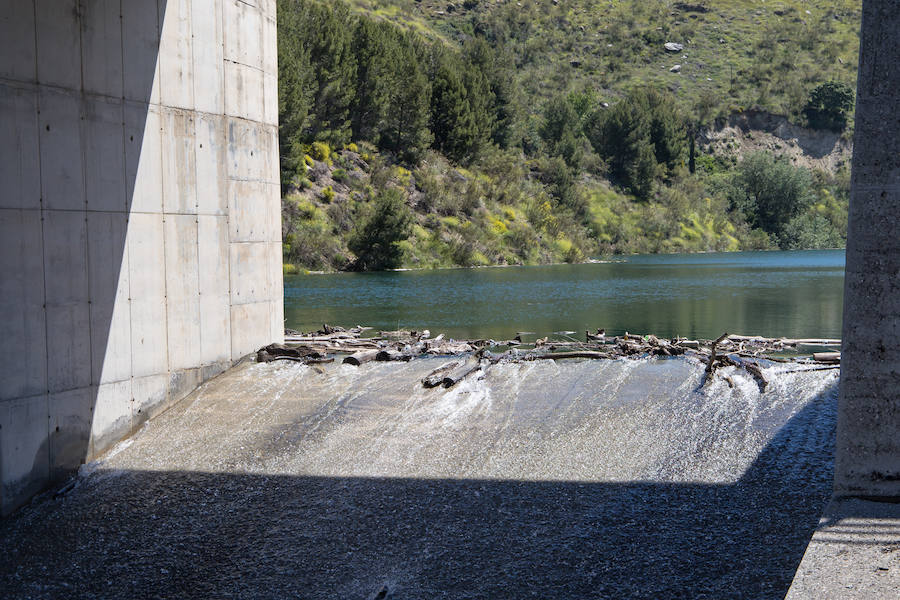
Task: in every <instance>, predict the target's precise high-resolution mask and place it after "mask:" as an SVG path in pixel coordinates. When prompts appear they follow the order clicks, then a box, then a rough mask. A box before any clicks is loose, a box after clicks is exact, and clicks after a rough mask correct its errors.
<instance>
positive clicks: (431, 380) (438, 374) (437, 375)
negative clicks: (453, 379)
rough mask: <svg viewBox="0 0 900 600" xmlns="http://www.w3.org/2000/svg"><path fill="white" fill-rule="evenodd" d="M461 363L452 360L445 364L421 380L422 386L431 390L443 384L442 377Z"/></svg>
mask: <svg viewBox="0 0 900 600" xmlns="http://www.w3.org/2000/svg"><path fill="white" fill-rule="evenodd" d="M460 362H461V361H458V360H454V361H451V362H448V363H445V364H443V365H441V366H440V367H438V368H437V369H435V370H434V371H432V372H431V373H429V374H428V375H426V376H425V378H424V379H422V385H423V386H425V387H427V388H433V387H437V386H439V385H441V384H442V383H444V375H446V374H447V373H448V372H449V371H452V370H453V369H455V368H456V367H458V366H459V365H460Z"/></svg>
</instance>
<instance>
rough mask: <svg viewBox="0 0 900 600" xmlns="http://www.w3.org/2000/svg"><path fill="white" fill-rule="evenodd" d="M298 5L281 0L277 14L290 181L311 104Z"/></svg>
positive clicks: (282, 142) (283, 142)
mask: <svg viewBox="0 0 900 600" xmlns="http://www.w3.org/2000/svg"><path fill="white" fill-rule="evenodd" d="M300 8H301V4H300V3H298V2H295V1H285V0H281V1H280V2H279V7H278V11H279V15H278V55H279V60H278V108H279V111H278V123H279V127H278V133H279V146H280V149H281V170H282V180H284V181H289V180H290V179H291V178H292V177H293V176H294V175H295V174H296V173H297V172H298V171H300V169H301V165H302V164H303V152H302V150H301V145H302V143H303V142H304V135H305V133H304V132H305V131H306V129H307V127H308V121H309V119H310V113H311V110H312V103H313V91H314V87H315V73H314V72H313V69H312V65H311V64H310V57H309V51H308V49H307V48H306V47H305V46H304V45H303V44H302V43H301V38H300V31H301V27H302V24H301V22H300V21H301V19H302V18H303V16H304V14H305V13H303V12H302V11H301V10H300Z"/></svg>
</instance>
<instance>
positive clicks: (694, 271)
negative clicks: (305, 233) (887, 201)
mask: <svg viewBox="0 0 900 600" xmlns="http://www.w3.org/2000/svg"><path fill="white" fill-rule="evenodd" d="M843 282H844V251H843V250H823V251H818V250H816V251H791V252H736V253H710V254H676V255H636V256H626V257H615V258H612V259H610V260H609V261H605V262H595V263H589V264H578V265H550V266H538V267H506V268H481V269H448V270H436V271H405V272H382V273H335V274H327V275H299V276H293V277H285V280H284V295H285V298H284V305H285V306H284V311H285V326H286V327H289V328H292V329H297V330H301V331H311V330H315V329H318V328H319V327H321V326H322V324H323V323H329V324H333V325H343V326H352V325H357V324H358V325H368V326H371V327H374V328H376V329H383V330H392V329H398V328H399V329H424V328H429V329H430V330H431V332H432V335H437V334H438V333H446V334H447V335H448V336H452V337H458V338H495V339H507V338H509V337H511V336H513V335H515V333H516V332H518V331H530V332H534V333H535V334H537V335H539V336H544V335H551V336H553V333H554V332H560V331H574V332H576V333H575V334H570V335H572V336H573V337H580V338H583V336H584V331H585V330H591V331H592V332H593V331H595V330H596V329H598V328H604V329H605V330H606V332H607V334H610V335H620V334H622V333H624V332H625V331H629V332H631V333H654V334H656V335H659V336H665V337H674V336H676V335H680V336H684V337H689V338H695V337H699V338H707V339H713V338H716V337H718V336H719V335H720V334H722V333H723V332H726V331H727V332H729V333H738V334H747V335H762V336H769V337H778V336H785V337H834V338H838V337H840V333H841V315H842V308H843ZM556 337H560V336H559V335H557V336H556Z"/></svg>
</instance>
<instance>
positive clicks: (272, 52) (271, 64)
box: [262, 10, 278, 79]
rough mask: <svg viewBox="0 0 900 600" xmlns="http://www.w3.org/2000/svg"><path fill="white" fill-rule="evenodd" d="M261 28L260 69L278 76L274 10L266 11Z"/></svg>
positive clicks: (276, 31)
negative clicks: (261, 61) (261, 62)
mask: <svg viewBox="0 0 900 600" xmlns="http://www.w3.org/2000/svg"><path fill="white" fill-rule="evenodd" d="M262 23H263V29H262V36H263V37H262V41H263V45H262V55H263V64H262V70H263V72H264V73H265V74H266V75H271V76H272V77H275V78H276V79H277V77H278V25H277V23H276V21H275V13H274V10H273V11H272V12H267V14H266V15H265V16H264V18H263V22H262Z"/></svg>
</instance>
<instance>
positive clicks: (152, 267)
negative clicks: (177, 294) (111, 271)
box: [127, 213, 166, 300]
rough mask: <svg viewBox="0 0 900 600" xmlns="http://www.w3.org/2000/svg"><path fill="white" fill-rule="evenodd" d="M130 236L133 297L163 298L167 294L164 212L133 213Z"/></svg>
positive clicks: (129, 262) (128, 241) (129, 258)
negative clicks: (162, 213)
mask: <svg viewBox="0 0 900 600" xmlns="http://www.w3.org/2000/svg"><path fill="white" fill-rule="evenodd" d="M127 238H128V239H127V244H128V275H129V276H128V281H129V287H130V294H131V299H132V300H140V299H144V298H163V297H164V296H165V294H166V292H165V290H166V271H165V265H166V253H165V246H164V243H165V238H164V234H163V216H162V215H161V214H148V213H132V214H131V216H130V217H129V221H128V235H127Z"/></svg>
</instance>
